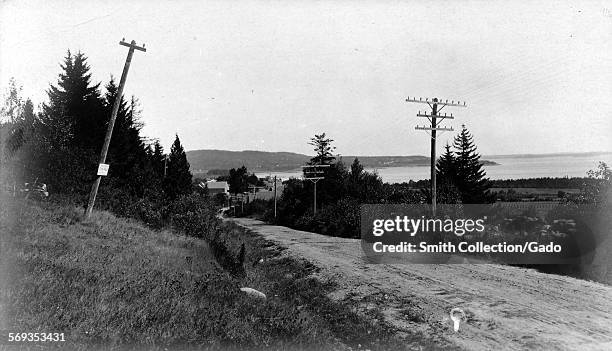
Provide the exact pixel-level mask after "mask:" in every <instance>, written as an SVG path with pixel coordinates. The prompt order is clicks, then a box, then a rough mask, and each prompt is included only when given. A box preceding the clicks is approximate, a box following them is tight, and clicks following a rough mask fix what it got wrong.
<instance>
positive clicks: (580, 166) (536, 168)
mask: <svg viewBox="0 0 612 351" xmlns="http://www.w3.org/2000/svg"><path fill="white" fill-rule="evenodd" d="M483 159H486V160H489V161H494V162H497V163H499V165H496V166H485V167H484V168H485V171H486V172H487V177H489V178H491V179H519V178H541V177H586V176H587V174H586V173H587V171H588V170H591V169H595V168H597V165H598V164H599V161H604V162H606V163H607V164H608V165H612V153H606V154H597V155H554V156H550V155H541V156H529V157H525V156H521V157H517V156H489V157H483ZM346 162H348V164H349V165H350V162H352V160H350V161H349V160H346ZM368 170H369V171H376V172H377V173H378V174H379V175H380V177H381V178H382V180H383V181H384V182H386V183H402V182H407V181H409V180H420V179H429V167H389V168H378V169H368ZM268 175H272V176H274V175H276V176H278V177H280V178H281V179H289V178H291V177H293V178H300V177H301V176H302V173H301V171H294V172H268V173H265V172H263V173H257V176H258V177H265V176H268Z"/></svg>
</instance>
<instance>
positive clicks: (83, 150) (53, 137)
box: [32, 51, 109, 194]
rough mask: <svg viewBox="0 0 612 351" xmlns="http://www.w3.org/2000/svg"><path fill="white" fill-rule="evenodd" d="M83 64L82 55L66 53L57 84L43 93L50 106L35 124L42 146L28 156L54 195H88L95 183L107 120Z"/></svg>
mask: <svg viewBox="0 0 612 351" xmlns="http://www.w3.org/2000/svg"><path fill="white" fill-rule="evenodd" d="M86 61H87V58H86V57H85V55H83V54H81V53H78V54H76V55H74V56H73V55H72V54H71V53H70V51H68V54H67V56H66V57H65V59H64V63H63V65H60V66H61V68H62V70H63V72H62V73H61V74H60V75H59V80H58V83H57V85H56V86H53V85H52V86H51V87H50V88H49V89H48V90H47V94H48V97H49V102H48V103H44V104H43V105H42V112H41V113H40V114H39V116H38V118H37V120H38V122H39V123H37V128H36V129H37V130H36V132H37V134H38V135H39V136H40V138H41V140H40V144H39V145H37V148H36V151H37V153H36V155H32V156H33V159H34V160H35V162H36V163H37V164H38V168H39V172H38V176H40V178H41V179H44V180H45V181H46V182H47V183H48V184H49V185H50V188H52V189H53V191H54V192H66V193H81V194H87V193H88V191H89V184H90V183H91V181H92V180H93V178H94V177H95V169H96V165H97V155H98V154H99V152H100V147H101V146H102V141H103V139H104V134H105V131H106V123H107V121H108V118H109V116H105V114H104V112H105V111H104V100H103V99H102V97H101V96H100V92H99V84H92V83H91V74H90V73H89V65H88V64H87V62H86ZM60 174H61V176H58V175H60Z"/></svg>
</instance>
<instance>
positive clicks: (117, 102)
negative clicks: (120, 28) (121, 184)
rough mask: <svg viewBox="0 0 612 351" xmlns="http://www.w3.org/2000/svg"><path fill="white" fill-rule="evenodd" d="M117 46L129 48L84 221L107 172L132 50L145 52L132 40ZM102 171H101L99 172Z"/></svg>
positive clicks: (89, 214) (122, 41) (89, 213)
mask: <svg viewBox="0 0 612 351" xmlns="http://www.w3.org/2000/svg"><path fill="white" fill-rule="evenodd" d="M119 45H123V46H127V47H128V48H130V50H129V51H128V54H127V58H126V59H125V66H123V73H121V80H120V81H119V87H118V88H117V96H116V97H115V102H114V104H113V110H112V113H111V119H110V121H109V122H108V128H107V129H106V137H104V144H103V145H102V152H101V153H100V162H99V166H98V177H97V178H96V181H95V182H94V183H93V186H92V187H91V193H90V194H89V202H88V204H87V209H86V210H85V219H89V217H90V216H91V212H92V211H93V207H94V203H95V202H96V195H97V194H98V188H99V187H100V181H101V180H102V176H103V175H106V172H108V165H105V162H106V154H107V153H108V146H109V145H110V140H111V136H112V135H113V127H114V126H115V120H116V119H117V112H118V111H119V105H120V104H121V96H123V87H124V86H125V80H126V79H127V74H128V70H129V69H130V63H131V62H132V55H133V54H134V50H140V51H144V52H146V51H147V50H146V49H145V48H144V44H142V47H140V46H136V41H134V40H132V42H131V43H129V44H128V43H126V42H125V38H124V39H122V40H121V41H120V42H119ZM102 169H103V170H104V171H101V170H102Z"/></svg>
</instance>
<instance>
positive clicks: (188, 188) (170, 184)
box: [164, 135, 193, 199]
mask: <svg viewBox="0 0 612 351" xmlns="http://www.w3.org/2000/svg"><path fill="white" fill-rule="evenodd" d="M191 178H192V176H191V172H190V171H189V162H187V156H186V155H185V150H184V149H183V146H182V145H181V141H180V139H179V137H178V135H177V136H176V138H175V139H174V143H173V144H172V148H171V149H170V155H169V157H168V161H167V167H166V177H165V178H164V192H165V193H166V195H167V196H168V197H169V198H170V199H175V198H177V197H179V196H181V195H187V194H190V193H191V192H192V190H193V189H192V184H191Z"/></svg>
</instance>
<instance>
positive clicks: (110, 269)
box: [0, 198, 434, 350]
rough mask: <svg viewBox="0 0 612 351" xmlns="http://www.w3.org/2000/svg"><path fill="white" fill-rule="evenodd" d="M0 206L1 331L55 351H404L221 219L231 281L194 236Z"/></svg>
mask: <svg viewBox="0 0 612 351" xmlns="http://www.w3.org/2000/svg"><path fill="white" fill-rule="evenodd" d="M0 200H1V201H2V208H1V209H0V231H1V233H2V234H1V235H2V238H1V239H2V241H1V242H2V258H1V261H0V264H1V267H2V270H0V273H1V275H0V279H1V280H2V285H1V287H0V313H1V314H2V317H3V318H0V329H2V330H10V331H15V332H50V331H53V332H64V333H66V340H67V341H66V344H62V345H61V346H62V348H67V349H92V348H98V347H104V348H105V349H106V348H114V349H152V350H162V349H190V348H194V349H195V348H198V349H200V348H207V349H279V350H280V349H335V350H344V349H366V348H367V349H401V348H405V347H404V345H405V344H404V343H403V342H404V341H402V340H398V339H396V338H395V337H394V330H393V329H392V328H391V327H390V326H389V325H386V324H384V323H383V322H377V323H374V322H371V321H372V320H382V318H379V317H380V316H377V315H373V316H371V317H372V318H367V317H364V316H359V315H357V314H356V313H353V312H352V308H351V306H349V305H346V304H343V303H336V302H332V301H331V300H330V299H329V298H328V297H327V294H328V293H329V292H331V291H332V290H333V289H334V286H333V285H332V284H324V283H321V282H319V281H318V280H316V279H314V278H312V277H311V276H310V275H311V273H313V272H315V271H316V268H315V267H313V266H312V265H310V264H308V263H307V262H305V261H299V260H293V259H289V258H281V257H280V256H279V251H278V250H277V249H275V248H274V247H273V246H271V245H270V243H267V242H265V241H264V240H263V239H261V238H260V237H258V236H256V235H254V234H251V233H248V232H246V231H244V230H242V229H240V228H238V227H236V226H233V225H231V224H227V225H224V227H223V228H222V229H223V230H221V234H220V235H221V236H223V237H222V238H220V239H222V240H223V242H224V244H225V245H226V247H227V249H228V250H229V251H231V252H233V253H235V252H237V250H239V247H241V246H242V245H243V244H244V245H245V247H246V255H245V256H246V257H245V263H244V274H242V275H239V276H237V275H232V274H230V273H228V272H227V271H226V270H224V269H223V267H221V265H220V264H219V263H218V261H217V260H216V259H215V255H213V253H212V252H211V249H210V248H209V246H208V245H207V243H206V242H205V241H204V240H201V239H196V238H192V237H187V236H182V235H177V234H176V233H173V232H170V231H167V230H161V231H153V230H151V229H149V228H147V227H145V226H143V225H142V224H140V223H138V222H136V221H133V220H126V219H121V218H116V217H115V216H113V215H112V214H110V213H108V212H94V214H93V217H92V219H91V220H90V221H88V222H86V223H85V222H82V221H81V210H80V209H77V208H74V207H69V206H68V207H66V206H63V207H58V206H57V205H54V204H43V205H40V204H35V203H33V202H27V201H25V202H24V201H22V200H17V201H14V200H10V199H7V198H2V199H0ZM243 286H248V287H252V288H254V289H257V290H260V291H262V292H264V293H265V294H266V295H267V299H266V300H256V299H253V298H252V297H249V296H247V295H246V294H244V293H242V292H241V291H240V290H239V288H240V287H243ZM373 313H374V314H376V313H375V312H373ZM377 317H378V318H377ZM415 337H416V336H415ZM413 341H415V340H413ZM417 341H419V340H417ZM424 345H425V346H426V347H425V348H426V349H427V348H434V345H432V344H429V343H427V342H425V343H424ZM427 346H429V347H427Z"/></svg>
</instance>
